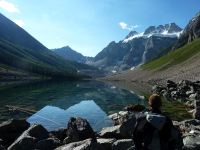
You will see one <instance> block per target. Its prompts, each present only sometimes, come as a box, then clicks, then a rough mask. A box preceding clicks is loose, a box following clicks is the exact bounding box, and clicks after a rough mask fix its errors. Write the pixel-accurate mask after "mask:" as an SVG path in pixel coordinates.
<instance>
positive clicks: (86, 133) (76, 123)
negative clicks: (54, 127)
mask: <svg viewBox="0 0 200 150" xmlns="http://www.w3.org/2000/svg"><path fill="white" fill-rule="evenodd" d="M66 135H67V137H66V138H65V139H64V143H65V144H68V143H71V142H77V141H82V140H85V139H88V138H92V139H93V140H96V136H95V133H94V131H93V129H92V127H91V126H90V124H89V123H88V121H87V120H86V119H82V118H79V117H78V118H70V120H69V122H68V125H67V133H66Z"/></svg>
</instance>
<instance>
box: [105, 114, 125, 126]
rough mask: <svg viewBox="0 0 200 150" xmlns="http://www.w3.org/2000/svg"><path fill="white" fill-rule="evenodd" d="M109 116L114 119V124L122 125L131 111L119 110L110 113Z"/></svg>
mask: <svg viewBox="0 0 200 150" xmlns="http://www.w3.org/2000/svg"><path fill="white" fill-rule="evenodd" d="M108 117H109V118H110V119H112V120H113V121H114V125H120V124H122V123H123V122H124V121H126V120H127V119H128V117H129V112H128V111H119V112H118V113H114V114H112V115H109V116H108Z"/></svg>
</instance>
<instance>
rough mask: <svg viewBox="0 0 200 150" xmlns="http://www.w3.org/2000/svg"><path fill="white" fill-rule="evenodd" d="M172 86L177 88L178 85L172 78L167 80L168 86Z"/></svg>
mask: <svg viewBox="0 0 200 150" xmlns="http://www.w3.org/2000/svg"><path fill="white" fill-rule="evenodd" d="M171 87H173V88H176V87H177V85H176V83H175V82H173V81H171V80H167V88H171Z"/></svg>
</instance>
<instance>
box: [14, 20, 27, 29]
mask: <svg viewBox="0 0 200 150" xmlns="http://www.w3.org/2000/svg"><path fill="white" fill-rule="evenodd" d="M14 22H15V23H16V24H17V25H18V26H20V27H23V26H24V25H25V24H24V21H23V20H21V19H15V20H14Z"/></svg>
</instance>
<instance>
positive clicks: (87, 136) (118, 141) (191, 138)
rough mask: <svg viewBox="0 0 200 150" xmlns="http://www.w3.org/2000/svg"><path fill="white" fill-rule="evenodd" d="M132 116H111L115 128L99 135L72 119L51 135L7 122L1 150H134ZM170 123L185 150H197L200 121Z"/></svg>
mask: <svg viewBox="0 0 200 150" xmlns="http://www.w3.org/2000/svg"><path fill="white" fill-rule="evenodd" d="M135 113H136V112H132V111H120V112H118V113H115V114H112V115H110V116H109V117H110V118H111V119H113V121H114V123H115V124H114V126H112V127H106V128H103V129H102V130H101V131H100V132H99V133H95V132H94V131H93V129H92V128H91V126H90V124H89V123H88V122H87V120H85V119H83V118H71V119H70V121H69V122H68V125H67V127H66V128H63V129H58V130H56V131H51V132H48V131H47V130H46V129H45V128H44V127H43V126H41V125H37V124H33V125H30V124H29V123H28V122H26V121H25V120H9V121H6V122H4V123H2V124H1V125H0V150H5V149H8V150H27V149H28V150H35V149H37V150H47V149H48V150H53V149H55V150H74V149H76V150H134V149H135V147H134V141H133V140H132V133H133V129H134V124H135V121H136V119H135V115H134V114H135ZM173 123H174V125H175V126H176V127H178V128H179V129H180V130H181V132H182V135H183V141H184V147H183V149H184V150H198V149H200V142H199V141H200V121H199V120H197V119H191V120H185V121H181V122H177V121H174V122H173Z"/></svg>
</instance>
